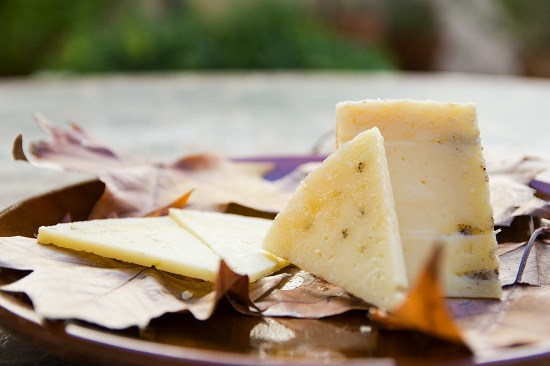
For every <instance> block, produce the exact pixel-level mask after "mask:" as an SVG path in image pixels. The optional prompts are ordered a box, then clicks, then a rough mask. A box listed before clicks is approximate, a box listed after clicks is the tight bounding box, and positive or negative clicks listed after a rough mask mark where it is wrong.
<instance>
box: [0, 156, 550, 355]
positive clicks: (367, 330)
mask: <svg viewBox="0 0 550 366" xmlns="http://www.w3.org/2000/svg"><path fill="white" fill-rule="evenodd" d="M277 162H278V163H280V162H283V163H284V164H282V165H280V166H281V167H283V168H281V169H282V170H280V172H281V174H285V173H286V172H287V171H288V169H289V168H288V166H289V165H288V164H289V162H288V161H286V160H284V161H283V160H277ZM285 164H286V165H285ZM103 189H104V186H103V184H102V183H101V182H99V181H91V182H85V183H81V184H78V185H74V186H70V187H66V188H62V189H60V190H57V191H55V192H51V193H48V194H45V195H42V196H39V197H33V198H30V199H28V200H25V201H23V202H21V203H18V204H16V205H14V206H12V207H9V208H7V209H6V210H4V211H3V212H1V213H0V236H14V235H23V236H29V237H33V236H34V235H35V233H36V232H37V229H38V227H39V226H41V225H51V224H55V223H57V222H60V221H61V220H62V219H63V218H64V217H65V215H66V214H67V213H70V215H71V217H72V218H73V219H74V220H82V219H85V218H86V217H87V215H88V213H89V212H90V210H91V208H92V206H93V204H94V203H95V201H96V200H97V199H98V198H99V196H100V195H101V194H102V192H103ZM24 275H25V273H22V272H20V271H15V270H8V269H2V270H1V271H0V283H1V284H4V283H9V282H12V281H14V280H16V279H18V278H21V277H22V276H24ZM0 326H1V327H3V328H4V329H6V330H7V331H9V332H12V333H13V334H14V335H17V336H19V337H20V338H21V339H24V340H26V341H27V342H29V343H30V344H31V345H33V346H35V347H37V348H40V349H42V350H44V351H45V352H48V353H53V354H55V355H59V356H62V357H65V358H68V359H70V360H74V361H75V362H80V363H81V362H83V361H85V360H88V361H90V360H93V361H94V363H107V364H118V365H121V364H122V365H151V364H162V365H197V364H204V365H207V364H209V365H212V364H220V365H256V364H264V365H304V364H320V363H326V364H345V365H354V364H361V365H395V364H396V362H397V363H403V364H407V365H415V364H418V365H426V364H431V363H441V362H443V361H445V362H446V363H447V362H451V363H452V364H455V365H472V364H503V365H504V364H512V363H513V364H519V363H525V364H533V362H543V361H544V360H549V359H550V356H549V351H550V348H548V347H541V346H539V347H521V348H515V349H510V350H505V351H501V352H494V353H491V354H487V355H482V356H476V357H473V356H471V355H470V354H469V353H468V352H467V351H466V350H464V349H462V348H460V347H457V346H455V345H452V344H447V343H443V342H439V341H435V340H433V339H431V338H428V337H426V336H423V335H421V334H416V333H409V332H388V331H384V330H379V329H377V328H376V327H375V326H373V325H372V324H370V323H369V321H368V319H367V318H366V316H365V313H364V312H350V313H347V314H344V315H340V316H335V317H330V318H327V319H322V320H315V319H290V318H258V317H248V316H244V315H240V314H238V313H237V312H235V311H234V310H233V309H232V308H231V307H230V306H229V305H227V304H223V303H222V304H221V306H220V307H219V309H218V310H217V311H216V313H215V314H214V316H213V317H212V318H211V319H209V320H207V321H198V320H195V319H194V318H193V317H192V316H191V315H189V314H166V315H164V316H162V317H160V318H158V319H155V320H153V321H152V323H151V324H150V325H149V326H148V327H147V328H146V329H144V330H141V331H140V330H138V329H137V328H130V329H126V330H123V331H112V330H109V329H106V328H101V327H97V326H95V325H92V324H86V323H83V322H79V321H65V322H58V321H56V322H52V321H41V320H40V319H38V318H37V316H36V314H35V313H34V311H33V308H32V304H31V303H30V301H29V299H28V298H27V297H26V296H25V295H24V294H10V293H4V292H0Z"/></svg>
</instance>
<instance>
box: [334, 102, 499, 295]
mask: <svg viewBox="0 0 550 366" xmlns="http://www.w3.org/2000/svg"><path fill="white" fill-rule="evenodd" d="M373 126H377V127H378V128H379V129H380V131H381V133H382V135H383V136H384V141H385V142H384V144H385V148H386V154H387V159H388V165H389V171H390V175H391V179H392V186H393V193H394V197H395V202H396V209H397V216H398V219H399V225H400V233H401V240H402V242H403V250H404V254H405V262H406V266H407V272H408V278H409V282H410V283H413V282H414V281H415V280H416V277H417V276H418V273H419V271H420V270H421V268H422V267H423V266H424V264H425V262H426V259H427V257H428V255H429V254H430V252H431V250H432V248H433V244H434V242H435V241H436V240H440V241H441V240H442V241H445V242H446V243H447V245H446V248H445V250H444V253H445V254H444V265H443V271H442V272H443V280H444V287H445V291H446V294H447V295H448V296H453V297H496V298H498V297H500V296H501V294H502V287H501V284H500V281H499V279H498V268H499V263H498V259H497V257H496V255H495V249H496V237H495V233H494V225H493V211H492V207H491V205H490V201H489V187H488V177H487V174H486V171H485V163H484V159H483V155H482V148H481V143H480V132H479V128H478V125H477V113H476V108H475V106H474V105H473V104H470V103H468V104H459V103H439V102H433V101H412V100H364V101H359V102H343V103H338V104H337V106H336V136H337V146H340V145H342V144H344V143H345V142H346V141H349V140H350V139H352V138H353V137H354V136H355V135H357V134H358V133H361V131H364V130H368V129H369V128H372V127H373Z"/></svg>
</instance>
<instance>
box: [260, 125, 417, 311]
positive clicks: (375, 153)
mask: <svg viewBox="0 0 550 366" xmlns="http://www.w3.org/2000/svg"><path fill="white" fill-rule="evenodd" d="M263 247H264V248H265V249H266V250H268V251H270V252H272V253H274V254H276V255H278V256H280V257H283V258H286V259H288V260H290V261H291V262H292V263H294V264H296V265H297V266H299V267H301V268H303V269H304V270H306V271H309V272H311V273H313V274H315V275H317V276H319V277H321V278H323V279H325V280H327V281H328V282H330V283H333V284H335V285H337V286H340V287H342V288H344V289H345V290H347V291H348V292H350V293H351V294H353V295H355V296H357V297H360V298H362V299H364V300H365V301H367V302H369V303H372V304H374V305H376V306H378V307H381V308H384V309H393V308H395V307H396V306H397V305H399V304H400V303H401V302H402V300H403V299H404V298H405V295H406V288H407V286H408V284H407V277H406V272H405V263H404V260H403V252H402V249H401V240H400V236H399V225H398V222H397V216H396V213H395V205H394V200H393V194H392V188H391V182H390V175H389V172H388V167H387V163H386V156H385V151H384V144H383V138H382V136H381V135H380V132H379V131H378V129H376V128H373V129H371V130H369V131H365V132H363V133H361V134H359V135H358V136H357V137H356V138H354V139H353V140H352V141H351V142H349V143H347V144H344V145H342V146H341V147H340V149H338V150H337V151H336V152H334V153H333V154H332V155H330V156H329V157H328V158H327V159H326V160H325V161H324V162H323V163H322V164H321V166H319V167H318V168H317V169H316V170H314V171H313V172H311V173H310V174H309V175H308V176H307V177H306V179H305V180H304V181H303V182H302V183H301V185H300V186H299V187H298V189H297V190H296V191H295V193H294V195H293V196H292V198H291V199H290V201H289V202H288V203H287V205H286V206H285V207H284V208H283V209H282V211H281V212H280V213H279V214H278V215H277V217H276V218H275V220H274V222H273V225H272V226H271V228H270V229H269V231H268V233H267V235H266V237H265V239H264V243H263Z"/></svg>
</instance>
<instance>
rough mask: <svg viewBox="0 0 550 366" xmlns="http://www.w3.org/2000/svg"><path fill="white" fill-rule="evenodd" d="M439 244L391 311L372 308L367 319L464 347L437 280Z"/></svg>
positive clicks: (460, 334) (439, 256)
mask: <svg viewBox="0 0 550 366" xmlns="http://www.w3.org/2000/svg"><path fill="white" fill-rule="evenodd" d="M442 250H443V248H442V246H441V245H439V246H437V247H436V249H435V250H434V253H433V255H432V256H431V258H430V259H429V261H428V263H427V265H426V268H425V269H424V271H423V272H422V273H421V275H420V276H419V280H418V283H417V284H416V286H415V287H414V288H413V289H412V290H411V292H410V293H409V296H408V297H407V299H406V300H405V302H404V303H403V304H402V305H401V306H400V307H399V308H398V309H397V310H395V311H394V312H386V311H384V310H381V309H378V308H373V309H372V310H371V312H370V316H371V319H372V320H374V321H375V322H377V323H379V324H381V325H382V326H385V327H388V328H390V329H400V330H413V331H419V332H422V333H425V334H429V335H432V336H434V337H436V338H441V339H444V340H447V341H450V342H454V343H457V344H461V345H464V346H466V343H465V341H464V338H463V335H462V332H461V330H460V329H459V328H458V326H457V325H456V323H455V322H454V320H453V317H452V315H451V314H450V313H449V311H448V309H447V304H446V300H445V297H444V296H443V290H442V288H441V284H440V280H439V262H440V258H441V255H442Z"/></svg>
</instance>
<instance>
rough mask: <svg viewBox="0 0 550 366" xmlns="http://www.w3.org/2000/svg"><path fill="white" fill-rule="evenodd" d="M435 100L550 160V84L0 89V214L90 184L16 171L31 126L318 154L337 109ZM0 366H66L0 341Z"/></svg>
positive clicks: (297, 82) (164, 81) (338, 76)
mask: <svg viewBox="0 0 550 366" xmlns="http://www.w3.org/2000/svg"><path fill="white" fill-rule="evenodd" d="M367 98H369V99H376V98H407V99H409V98H410V99H432V100H437V101H454V102H473V103H475V104H476V105H477V109H478V119H479V125H480V129H481V134H482V142H483V145H484V146H485V151H487V152H488V153H494V152H498V151H500V150H501V149H506V150H510V149H516V150H520V151H524V152H527V153H529V152H532V153H535V154H537V155H543V156H547V157H548V156H550V143H549V141H550V140H549V132H550V127H549V124H548V122H547V120H548V116H550V79H548V80H544V79H525V78H519V77H505V76H490V75H473V74H402V73H374V74H373V73H229V74H228V73H224V74H219V73H208V74H195V73H176V74H147V75H100V76H86V77H82V76H79V77H76V76H75V77H64V78H30V79H0V175H1V176H2V179H1V180H0V209H3V208H5V207H8V206H9V205H11V204H14V203H16V202H18V201H20V200H22V199H24V198H27V197H30V196H33V195H36V194H39V193H43V192H48V191H49V190H51V189H53V188H58V187H61V186H64V185H67V184H70V183H74V182H79V181H82V180H85V179H88V178H91V176H88V175H85V174H82V173H76V172H70V173H69V172H54V171H47V170H42V169H38V168H35V167H32V166H30V165H28V164H26V163H23V162H16V161H13V159H12V157H11V146H12V142H13V140H14V138H15V137H16V136H17V135H18V134H22V135H23V141H24V144H25V146H27V144H28V143H29V142H30V141H32V140H36V139H38V138H41V137H43V136H44V135H43V134H42V132H41V130H40V128H39V127H38V126H37V124H36V122H35V121H34V119H33V117H32V115H33V113H34V112H39V113H41V114H43V115H44V116H46V117H47V118H48V119H50V120H51V121H53V122H55V123H57V124H60V125H63V124H67V122H68V121H73V122H76V123H78V124H79V125H80V126H81V127H83V128H84V129H85V130H86V131H87V132H88V133H89V134H90V135H92V136H94V137H95V138H96V139H97V140H99V141H102V142H103V143H104V144H106V145H108V146H112V147H114V148H115V149H117V150H118V151H121V152H125V153H131V154H135V155H136V156H141V157H143V158H146V159H150V160H155V161H172V160H175V159H176V158H178V157H181V156H183V155H186V154H190V153H197V152H210V153H218V154H222V155H225V156H233V157H243V156H258V155H288V154H309V153H310V152H311V151H312V148H313V146H314V145H315V144H316V143H317V142H318V141H319V139H320V138H321V137H322V136H329V137H328V139H326V143H325V144H324V145H323V146H324V147H323V149H324V151H326V152H330V151H331V150H332V148H333V140H332V139H331V133H332V132H331V131H332V130H333V126H334V106H335V104H336V103H337V102H340V101H345V100H361V99H367ZM0 363H2V364H6V365H28V364H34V365H69V363H68V362H66V361H63V360H61V359H58V358H55V357H53V356H49V355H47V354H44V353H42V352H41V351H39V350H35V349H34V348H32V346H29V345H27V344H25V343H24V342H22V341H21V340H18V339H14V338H13V337H12V336H11V335H10V334H8V333H6V332H3V331H1V330H0Z"/></svg>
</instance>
